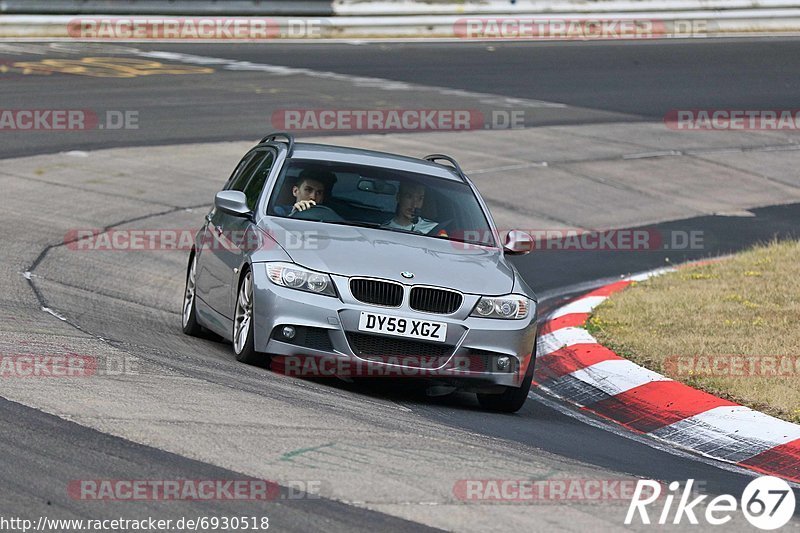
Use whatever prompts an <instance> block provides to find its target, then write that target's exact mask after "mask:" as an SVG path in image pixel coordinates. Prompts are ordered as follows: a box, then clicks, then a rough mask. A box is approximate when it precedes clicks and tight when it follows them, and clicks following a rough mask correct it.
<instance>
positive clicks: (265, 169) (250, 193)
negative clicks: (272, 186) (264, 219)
mask: <svg viewBox="0 0 800 533" xmlns="http://www.w3.org/2000/svg"><path fill="white" fill-rule="evenodd" d="M274 162H275V155H274V154H272V153H271V152H268V153H267V154H266V157H263V158H261V165H260V166H259V167H258V168H257V169H256V170H255V172H254V173H253V176H252V177H251V178H250V181H248V182H247V185H245V187H244V195H245V196H246V197H247V207H248V208H249V209H250V211H254V210H255V208H256V204H257V203H258V197H259V196H261V191H262V190H263V189H264V183H266V181H267V178H268V177H269V173H270V171H271V170H272V165H273V163H274Z"/></svg>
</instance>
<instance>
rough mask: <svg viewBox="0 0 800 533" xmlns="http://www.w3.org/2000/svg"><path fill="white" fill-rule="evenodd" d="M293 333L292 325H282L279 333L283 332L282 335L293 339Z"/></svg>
mask: <svg viewBox="0 0 800 533" xmlns="http://www.w3.org/2000/svg"><path fill="white" fill-rule="evenodd" d="M295 333H296V332H295V330H294V328H293V327H292V326H284V327H283V330H282V331H281V334H283V336H284V337H286V338H287V339H294V336H295Z"/></svg>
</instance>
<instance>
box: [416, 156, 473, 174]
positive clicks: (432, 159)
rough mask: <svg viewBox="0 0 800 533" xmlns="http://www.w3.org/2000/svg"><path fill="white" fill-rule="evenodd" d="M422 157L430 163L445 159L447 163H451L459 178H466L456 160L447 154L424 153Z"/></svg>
mask: <svg viewBox="0 0 800 533" xmlns="http://www.w3.org/2000/svg"><path fill="white" fill-rule="evenodd" d="M422 159H424V160H426V161H430V162H431V163H436V162H437V161H447V162H448V163H450V164H451V165H453V168H454V169H455V171H456V172H457V173H458V175H459V176H461V178H463V179H464V181H466V179H467V176H466V174H464V171H463V170H461V166H460V165H459V164H458V162H456V160H455V159H453V158H452V157H450V156H449V155H444V154H431V155H426V156H425V157H423V158H422ZM436 164H437V165H441V163H436ZM441 166H443V167H444V166H447V165H441Z"/></svg>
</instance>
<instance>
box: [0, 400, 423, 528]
mask: <svg viewBox="0 0 800 533" xmlns="http://www.w3.org/2000/svg"><path fill="white" fill-rule="evenodd" d="M0 424H2V426H3V431H2V433H0V457H2V460H0V516H2V517H3V518H5V519H11V518H14V517H21V518H25V519H28V520H34V521H38V518H39V516H44V517H46V518H50V519H61V520H113V519H120V518H121V519H127V520H143V519H147V518H148V517H153V518H155V519H157V520H172V523H173V524H177V523H178V521H179V520H180V519H182V518H183V519H188V520H198V519H199V518H200V517H207V518H211V517H217V518H219V517H228V518H233V517H247V518H248V520H252V517H256V519H257V521H258V522H257V523H258V524H259V526H261V525H262V522H261V519H262V518H263V517H267V518H268V519H269V525H270V526H271V528H272V529H277V530H279V531H297V532H305V531H313V530H317V529H319V527H320V524H325V529H326V530H328V531H339V532H349V531H365V532H366V531H375V530H376V529H378V530H380V531H404V532H411V531H437V530H435V529H433V528H427V527H425V526H422V525H420V524H415V523H413V522H408V521H405V520H401V519H399V518H394V517H392V516H388V515H384V514H381V513H375V512H371V511H368V510H365V509H360V508H357V507H353V506H349V505H345V504H343V503H339V502H334V501H330V500H326V499H322V498H318V497H316V498H315V497H311V498H301V497H300V496H302V495H301V494H300V493H298V492H297V491H289V490H287V489H286V487H282V488H281V489H279V490H278V489H276V490H275V491H274V492H273V491H272V490H270V491H269V492H268V493H269V494H270V495H271V498H270V499H267V500H263V501H222V500H204V501H192V500H182V501H169V500H163V499H162V500H155V501H145V500H138V501H124V500H121V501H108V500H100V501H95V500H90V499H81V498H80V497H78V495H79V492H75V491H74V490H72V489H71V488H70V487H71V482H76V481H77V482H80V480H132V479H141V480H226V481H227V480H249V481H255V480H254V479H253V478H249V477H246V476H242V475H241V474H237V473H235V472H231V471H229V470H225V469H224V468H218V467H216V466H212V465H209V464H206V463H202V462H200V461H193V460H191V459H186V458H185V457H181V456H179V455H175V454H172V453H168V452H164V451H161V450H158V449H155V448H151V447H148V446H142V445H140V444H136V443H133V442H130V441H127V440H124V439H120V438H118V437H112V436H110V435H106V434H103V433H100V432H98V431H95V430H93V429H88V428H86V427H84V426H79V425H78V424H74V423H72V422H68V421H66V420H64V419H61V418H58V417H55V416H52V415H49V414H45V413H43V412H41V411H38V410H36V409H31V408H29V407H25V406H23V405H20V404H18V403H14V402H10V401H8V400H5V399H3V398H0ZM32 450H35V452H34V453H32ZM267 481H269V480H267ZM271 483H272V482H271ZM272 497H274V499H272ZM248 523H250V522H248ZM187 529H188V528H185V527H184V528H182V530H187ZM18 530H19V529H18ZM51 530H52V531H72V530H78V528H67V527H62V528H56V527H53V528H48V529H46V531H51ZM92 530H93V531H99V530H98V529H92ZM145 530H146V529H145ZM171 530H175V531H179V530H181V529H179V528H175V527H174V526H173V527H172V528H171ZM4 531H8V530H4ZM20 531H21V530H20Z"/></svg>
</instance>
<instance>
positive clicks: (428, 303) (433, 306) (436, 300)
mask: <svg viewBox="0 0 800 533" xmlns="http://www.w3.org/2000/svg"><path fill="white" fill-rule="evenodd" d="M463 301H464V297H463V296H462V295H461V293H458V292H455V291H449V290H445V289H435V288H433V287H414V288H413V289H411V300H410V302H409V305H410V306H411V309H414V310H415V311H423V312H425V313H439V314H442V315H449V314H450V313H455V312H456V311H458V308H459V307H461V302H463Z"/></svg>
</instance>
